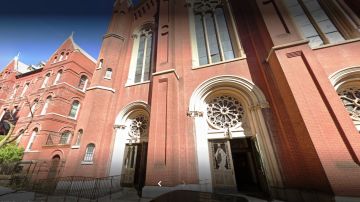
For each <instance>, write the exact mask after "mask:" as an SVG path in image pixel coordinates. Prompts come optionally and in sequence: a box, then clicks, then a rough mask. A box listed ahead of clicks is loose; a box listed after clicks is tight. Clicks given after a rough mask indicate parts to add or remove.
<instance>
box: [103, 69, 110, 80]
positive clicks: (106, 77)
mask: <svg viewBox="0 0 360 202" xmlns="http://www.w3.org/2000/svg"><path fill="white" fill-rule="evenodd" d="M111 75H112V69H111V68H107V69H106V72H105V77H104V78H105V79H111Z"/></svg>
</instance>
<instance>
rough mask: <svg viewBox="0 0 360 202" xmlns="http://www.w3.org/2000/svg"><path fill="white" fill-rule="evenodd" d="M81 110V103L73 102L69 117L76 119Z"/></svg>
mask: <svg viewBox="0 0 360 202" xmlns="http://www.w3.org/2000/svg"><path fill="white" fill-rule="evenodd" d="M79 108H80V102H79V101H77V100H75V101H73V103H72V104H71V109H70V112H69V117H71V118H74V119H76V117H77V114H78V112H79Z"/></svg>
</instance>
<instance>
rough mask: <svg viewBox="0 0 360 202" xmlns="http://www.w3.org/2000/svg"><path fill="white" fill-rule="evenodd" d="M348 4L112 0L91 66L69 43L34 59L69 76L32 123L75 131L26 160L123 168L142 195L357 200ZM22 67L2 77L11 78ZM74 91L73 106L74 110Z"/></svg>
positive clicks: (356, 71) (352, 6) (68, 170)
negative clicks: (44, 59)
mask: <svg viewBox="0 0 360 202" xmlns="http://www.w3.org/2000/svg"><path fill="white" fill-rule="evenodd" d="M354 2H355V1H348V0H329V1H325V0H306V1H305V0H272V1H264V0H256V1H251V0H241V1H239V0H211V1H210V0H170V1H163V0H144V1H141V2H140V3H139V4H136V5H133V4H131V1H123V0H117V1H115V3H114V12H113V16H112V19H111V22H110V25H109V28H108V31H107V33H106V34H105V35H104V37H103V44H102V48H101V51H100V54H99V58H98V61H97V63H96V67H94V64H93V62H92V60H91V59H89V58H87V57H86V55H84V54H79V53H82V51H78V52H76V51H75V52H73V53H72V54H73V55H74V56H77V57H78V58H73V57H71V56H69V59H68V60H73V61H74V62H73V63H71V62H69V65H71V66H68V67H67V66H66V65H65V64H61V63H59V64H56V63H55V64H50V63H51V62H50V63H49V62H48V64H46V65H45V66H44V67H43V68H42V69H41V70H35V71H40V72H41V75H42V76H44V75H46V73H47V71H50V69H51V68H53V69H52V73H51V75H52V74H55V73H56V72H57V71H58V69H59V68H61V67H62V65H63V66H64V68H65V69H64V70H63V71H64V73H63V74H64V79H65V74H66V73H67V75H69V76H68V78H69V85H67V84H63V88H64V89H69V90H68V91H67V93H66V94H65V95H66V96H65V95H64V98H62V99H60V98H58V102H59V103H60V102H64V103H66V104H67V105H66V106H67V107H65V106H63V104H59V105H61V107H60V106H59V105H58V104H56V103H55V102H56V99H55V100H54V104H53V108H51V107H49V110H50V109H52V110H59V111H58V112H56V113H55V112H54V113H50V112H49V113H47V114H46V116H44V118H42V117H41V116H39V120H38V122H39V124H41V123H40V122H41V121H42V124H43V125H41V126H39V128H41V129H40V130H38V131H40V132H41V131H44V133H48V132H45V130H46V131H56V132H58V133H60V134H63V131H70V134H72V135H73V137H72V139H71V138H69V140H68V141H69V142H67V143H68V144H65V145H64V146H62V145H52V146H41V144H42V145H43V144H44V142H46V141H45V139H43V140H40V138H38V139H36V141H34V142H33V145H34V147H35V146H37V145H38V147H41V149H39V151H40V152H37V153H36V152H26V154H25V157H24V158H25V159H36V158H40V157H41V158H48V159H53V158H55V157H56V158H60V159H61V160H64V161H65V163H64V168H63V172H62V173H61V175H62V176H89V177H104V176H111V175H120V176H121V183H122V185H123V186H135V187H136V188H137V189H138V190H140V191H141V192H142V195H143V196H155V195H158V194H160V193H163V192H166V191H169V190H174V189H192V190H200V191H208V192H224V191H225V192H257V193H265V194H268V195H271V196H272V197H273V198H278V199H284V200H289V201H332V200H333V199H336V200H338V201H342V200H351V199H354V200H356V198H358V197H360V167H359V166H360V161H359V158H360V141H359V132H358V131H359V130H360V122H359V121H360V113H359V110H360V105H359V99H360V89H359V87H358V86H359V78H360V57H359V53H360V38H359V37H360V33H359V28H360V19H359V17H360V13H359V8H360V5H359V3H358V2H355V3H354ZM70 41H71V40H69V41H68V42H66V43H70ZM66 43H65V44H66ZM70 44H71V43H70ZM72 44H73V43H72ZM75 49H76V48H75ZM59 50H60V49H59ZM58 53H60V52H58ZM64 53H65V52H64ZM54 57H55V56H53V57H52V59H53V58H54ZM57 57H60V55H58V56H57ZM75 59H78V60H80V61H82V62H77V60H75ZM50 61H51V60H50ZM82 68H83V69H82ZM47 69H48V70H47ZM66 70H67V71H66ZM75 70H76V71H75ZM70 72H71V73H70ZM75 72H76V73H75ZM39 74H40V73H36V74H33V75H39ZM82 74H85V75H86V76H87V78H89V81H90V82H89V84H88V85H87V86H86V88H85V87H84V88H83V90H84V91H82V90H79V89H77V87H76V85H77V83H76V82H79V80H81V76H82ZM30 77H31V78H33V77H32V76H31V75H29V78H30ZM26 78H27V77H26V76H23V77H21V78H20V77H19V78H18V77H16V79H21V80H22V81H24V80H26ZM51 78H53V76H52V77H51ZM90 78H91V79H90ZM16 79H15V75H13V79H12V80H11V79H10V80H9V81H8V82H10V83H11V84H12V85H15V89H16V84H17V82H16ZM40 81H41V80H40ZM40 83H41V82H40ZM49 83H51V81H49ZM85 83H86V82H85ZM20 85H22V84H20ZM38 85H40V84H38ZM55 86H56V87H57V86H60V84H59V85H55ZM52 88H54V87H50V88H49V90H51V89H52ZM40 90H41V89H40ZM20 91H21V90H20ZM20 91H19V92H20ZM54 91H55V89H54ZM55 95H56V94H55ZM85 95H86V96H85ZM56 96H57V95H56ZM54 97H55V96H54ZM75 97H76V98H77V99H75ZM34 99H35V97H34ZM64 100H66V101H64ZM74 100H77V101H79V102H80V106H81V107H79V104H78V105H77V106H78V107H75V108H76V109H79V108H80V111H79V112H80V113H79V114H78V116H76V115H77V113H75V114H76V115H75V117H73V118H69V116H70V114H71V113H72V112H70V113H69V112H68V111H69V110H70V107H71V105H72V103H74ZM344 106H345V107H344ZM62 110H64V111H62ZM74 110H75V109H74ZM76 111H77V110H76ZM21 113H25V114H26V113H28V112H21ZM67 113H69V114H67ZM68 115H69V116H68ZM47 116H49V118H47ZM50 116H52V118H50ZM41 118H42V119H41ZM74 118H75V119H76V120H74ZM45 120H46V121H45ZM57 120H61V121H57ZM53 122H56V124H54V123H53ZM48 123H50V124H48ZM60 123H61V124H62V125H61V126H60V127H58V125H60ZM19 124H20V121H19ZM46 124H48V125H46ZM55 126H57V128H53V127H55ZM34 127H36V126H34ZM47 127H48V128H47ZM66 127H68V129H66ZM17 129H18V130H20V129H21V126H17ZM32 131H34V130H33V129H32V128H31V129H29V130H28V131H27V133H32ZM28 136H29V137H28V138H24V139H22V140H21V142H22V144H23V145H26V144H29V138H30V135H28ZM39 137H40V136H39ZM44 137H45V136H44ZM30 139H31V138H30ZM37 141H38V142H37ZM30 142H31V140H30ZM159 181H161V185H162V186H158V183H159Z"/></svg>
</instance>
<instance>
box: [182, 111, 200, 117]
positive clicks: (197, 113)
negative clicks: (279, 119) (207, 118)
mask: <svg viewBox="0 0 360 202" xmlns="http://www.w3.org/2000/svg"><path fill="white" fill-rule="evenodd" d="M203 114H204V113H203V112H199V111H188V112H187V113H186V115H187V116H188V117H202V116H203Z"/></svg>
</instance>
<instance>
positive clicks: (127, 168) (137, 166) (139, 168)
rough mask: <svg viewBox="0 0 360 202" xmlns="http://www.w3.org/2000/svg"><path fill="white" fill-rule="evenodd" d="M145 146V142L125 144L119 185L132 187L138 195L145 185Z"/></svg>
mask: <svg viewBox="0 0 360 202" xmlns="http://www.w3.org/2000/svg"><path fill="white" fill-rule="evenodd" d="M147 146H148V144H147V142H143V143H136V144H127V145H126V146H125V153H124V155H125V156H124V162H123V168H122V175H121V185H122V186H124V187H134V188H135V189H136V190H137V191H138V193H139V195H141V190H142V188H143V187H144V185H145V177H146V159H147Z"/></svg>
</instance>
